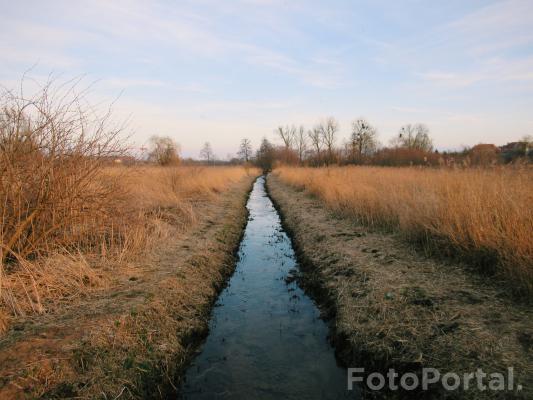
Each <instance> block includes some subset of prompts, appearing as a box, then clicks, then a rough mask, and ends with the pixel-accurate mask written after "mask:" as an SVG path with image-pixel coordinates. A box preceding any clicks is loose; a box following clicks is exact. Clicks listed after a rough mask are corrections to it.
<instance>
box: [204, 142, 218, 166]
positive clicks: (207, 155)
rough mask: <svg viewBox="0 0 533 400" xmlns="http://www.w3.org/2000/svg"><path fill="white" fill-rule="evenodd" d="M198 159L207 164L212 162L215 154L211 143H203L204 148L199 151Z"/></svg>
mask: <svg viewBox="0 0 533 400" xmlns="http://www.w3.org/2000/svg"><path fill="white" fill-rule="evenodd" d="M200 158H201V159H203V160H205V161H206V162H207V163H208V164H209V163H211V162H212V161H214V159H215V154H214V153H213V148H212V147H211V143H209V142H205V144H204V147H202V150H200Z"/></svg>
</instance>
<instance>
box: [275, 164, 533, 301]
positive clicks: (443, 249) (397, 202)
mask: <svg viewBox="0 0 533 400" xmlns="http://www.w3.org/2000/svg"><path fill="white" fill-rule="evenodd" d="M275 174H276V175H278V176H279V177H280V178H281V179H282V181H284V182H286V183H289V184H290V185H293V186H295V187H297V188H300V189H305V190H306V191H308V192H309V193H311V194H313V195H315V196H317V197H318V198H319V199H321V200H322V201H323V202H324V203H325V204H326V205H327V206H328V207H329V208H330V209H332V210H334V211H336V212H338V213H340V214H341V215H343V216H346V217H349V218H354V219H355V220H357V221H358V222H360V223H362V224H364V225H366V226H369V227H373V228H377V229H386V230H390V231H397V232H400V233H401V234H402V235H403V236H404V237H405V238H406V239H408V240H409V241H412V242H416V243H419V244H420V243H421V244H422V245H423V246H424V248H425V249H427V250H428V251H430V252H432V253H439V254H445V255H453V256H459V258H461V259H464V260H467V261H468V262H469V263H470V264H473V265H475V266H477V267H478V268H479V270H480V271H482V272H484V273H487V274H490V275H492V274H495V276H497V277H498V278H500V279H504V280H505V281H507V282H510V283H511V285H512V287H513V292H515V293H520V294H521V295H528V294H531V293H532V291H533V240H532V238H531V233H532V232H533V208H532V207H531V205H532V204H533V190H532V187H533V186H532V184H533V171H532V170H531V169H530V168H524V169H510V168H509V169H507V168H502V169H484V170H478V169H471V170H449V169H414V168H373V167H332V168H320V169H313V168H288V167H283V168H279V169H277V170H276V171H275Z"/></svg>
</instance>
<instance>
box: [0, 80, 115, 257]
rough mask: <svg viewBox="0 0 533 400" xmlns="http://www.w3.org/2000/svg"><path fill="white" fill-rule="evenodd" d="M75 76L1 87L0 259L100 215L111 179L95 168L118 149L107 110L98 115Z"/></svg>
mask: <svg viewBox="0 0 533 400" xmlns="http://www.w3.org/2000/svg"><path fill="white" fill-rule="evenodd" d="M78 84H79V81H76V82H73V83H70V84H69V85H67V86H65V85H57V84H55V83H54V82H53V81H49V82H48V83H47V84H46V85H44V86H43V87H42V88H41V89H40V90H38V91H37V93H36V94H34V95H33V96H31V97H26V96H25V94H24V92H23V91H22V90H21V91H20V93H15V92H13V91H10V90H6V89H4V90H2V92H0V207H1V227H0V238H1V242H0V243H1V247H2V248H1V250H0V254H1V257H0V258H1V260H2V262H5V261H9V260H14V259H15V258H20V259H24V258H27V257H30V256H37V255H39V254H41V253H43V252H47V251H48V250H50V249H51V248H52V247H57V246H69V245H72V244H74V243H78V242H79V241H80V240H83V239H85V238H82V237H83V236H85V235H86V234H87V229H86V225H92V224H93V223H95V222H96V221H97V220H100V221H101V220H102V219H103V218H105V216H106V214H107V213H108V212H109V208H110V207H109V205H110V200H111V198H114V197H115V192H116V189H117V187H116V185H115V181H113V180H111V179H102V178H101V177H100V176H99V175H100V172H101V169H102V166H103V165H104V163H105V161H106V159H108V158H109V157H112V156H117V155H119V154H121V153H122V152H123V147H122V145H121V143H120V140H119V134H120V132H121V127H110V124H109V122H110V121H109V118H110V115H111V110H110V109H109V110H107V111H106V112H105V113H103V115H98V113H97V112H96V110H94V109H92V108H91V107H90V106H89V105H88V104H87V102H86V101H85V100H84V98H83V92H82V93H81V94H79V93H78V92H77V87H78Z"/></svg>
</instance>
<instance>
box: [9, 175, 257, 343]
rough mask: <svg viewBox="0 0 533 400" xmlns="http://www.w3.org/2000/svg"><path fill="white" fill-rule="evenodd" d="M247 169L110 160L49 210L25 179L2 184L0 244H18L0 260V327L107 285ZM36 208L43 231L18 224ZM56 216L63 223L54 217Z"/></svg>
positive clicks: (185, 224) (188, 224) (183, 227)
mask: <svg viewBox="0 0 533 400" xmlns="http://www.w3.org/2000/svg"><path fill="white" fill-rule="evenodd" d="M249 173H253V171H252V172H250V171H249V170H246V169H244V168H242V167H216V168H211V167H202V166H200V167H187V166H176V167H159V166H133V167H126V166H107V167H104V168H102V169H101V170H98V172H97V173H96V174H95V176H94V180H93V181H92V182H91V183H90V188H93V190H90V188H88V189H86V191H85V197H83V198H82V199H81V200H82V201H79V202H76V204H75V206H74V205H73V202H68V203H66V202H60V201H56V202H54V203H51V204H49V207H47V208H46V209H43V208H44V207H43V204H48V203H47V202H44V201H43V202H40V203H37V202H36V201H35V200H34V199H35V197H36V195H35V191H30V190H28V188H27V187H26V186H25V185H23V182H20V183H19V184H18V185H16V184H14V183H13V182H10V184H9V185H7V184H5V185H3V186H0V188H3V189H4V191H3V192H0V195H1V198H2V199H4V203H3V204H2V210H1V214H2V218H3V223H2V226H1V231H0V239H2V241H1V242H0V244H1V245H2V247H3V249H8V246H9V248H10V249H13V248H15V246H18V247H17V251H15V250H12V251H9V252H7V251H4V252H3V255H4V258H3V262H2V264H1V265H0V333H1V332H2V331H4V330H5V329H7V328H8V326H9V321H10V320H12V319H13V318H16V317H24V316H28V315H31V314H42V313H47V312H50V311H53V310H54V309H55V308H56V307H59V306H60V305H61V304H65V303H70V302H72V301H74V300H75V299H77V298H81V297H83V296H86V295H88V294H89V293H91V292H94V291H98V290H101V289H104V288H109V286H110V285H112V284H113V279H114V278H115V277H116V276H120V275H121V274H122V273H127V272H128V271H131V269H134V268H135V265H136V263H137V262H139V261H141V260H142V259H143V258H145V257H146V256H147V254H148V253H149V252H150V251H151V250H152V249H153V248H154V246H155V245H156V244H157V243H160V242H161V241H163V240H165V239H166V238H168V237H169V236H170V235H172V236H173V237H174V238H175V237H176V235H179V234H180V233H181V232H184V231H186V230H187V229H188V228H189V227H191V226H192V225H194V224H195V222H196V220H197V219H198V216H199V213H201V210H202V206H203V207H205V206H206V205H207V206H208V205H209V204H211V203H213V202H214V201H216V200H217V198H218V197H219V195H220V194H221V193H223V192H225V191H226V190H228V189H229V188H230V187H231V186H232V185H233V184H235V183H237V182H239V181H241V180H242V179H243V178H244V177H245V176H248V174H249ZM102 187H105V188H106V190H105V191H102V190H101V189H102ZM16 188H19V192H17V191H16ZM66 188H67V187H65V189H66ZM96 188H98V189H96ZM55 196H58V197H62V198H65V197H67V196H66V193H63V195H61V196H60V195H58V194H57V193H55ZM10 199H19V202H18V203H15V202H13V201H9V200H10ZM95 203H97V204H98V206H95ZM14 204H17V205H18V204H21V205H25V206H19V207H14ZM31 205H33V209H32V208H31ZM67 207H68V208H67ZM35 210H38V212H35ZM32 213H33V215H34V216H33V217H32V220H31V224H30V225H33V226H35V229H34V232H35V231H36V230H37V228H39V229H41V230H42V232H46V235H45V237H41V236H40V235H37V234H32V232H30V231H29V230H28V229H20V227H21V226H24V225H23V224H24V221H25V220H26V219H28V215H32ZM57 216H61V218H62V223H61V224H57V223H55V219H56V218H57ZM17 234H18V241H14V240H13V239H12V238H13V237H15V235H17ZM10 243H11V244H10Z"/></svg>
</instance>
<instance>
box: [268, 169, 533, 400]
mask: <svg viewBox="0 0 533 400" xmlns="http://www.w3.org/2000/svg"><path fill="white" fill-rule="evenodd" d="M267 187H268V190H269V194H270V196H271V197H272V199H273V200H274V202H275V204H276V207H277V208H278V211H279V212H280V214H281V216H282V219H283V224H284V228H285V229H286V230H287V231H288V232H289V233H290V235H291V237H292V240H293V242H294V247H295V249H296V252H297V254H298V257H299V261H300V264H301V269H302V271H303V273H302V275H301V276H300V277H299V278H298V279H299V280H300V282H301V284H302V285H303V286H304V287H305V288H306V289H307V290H308V291H309V292H310V293H311V294H312V296H313V297H314V298H315V300H316V301H317V303H318V304H319V305H320V306H321V309H322V311H323V313H324V316H325V317H326V318H328V319H329V320H330V330H331V340H332V341H333V343H334V344H335V346H336V349H337V353H338V357H339V359H340V360H341V361H342V363H343V364H344V365H345V366H347V367H359V368H361V367H362V368H365V371H366V373H370V372H373V371H378V372H382V373H386V372H387V371H388V369H389V368H395V369H396V371H397V372H399V373H402V372H408V371H409V372H415V373H416V374H418V375H420V374H421V369H422V368H423V367H432V368H437V369H438V370H439V371H440V372H441V374H444V373H446V372H456V373H458V374H460V375H461V376H462V374H463V373H470V372H475V371H476V369H477V368H482V369H483V370H484V371H485V372H488V373H494V372H502V373H504V376H506V375H507V368H508V367H513V368H514V374H515V387H516V383H519V384H521V385H522V390H521V391H517V390H515V391H513V392H507V391H505V392H498V391H488V390H487V391H478V390H476V389H473V390H472V389H470V390H468V391H459V390H458V391H454V392H444V391H443V390H442V388H441V387H440V388H439V387H434V390H432V391H427V392H418V393H413V392H408V393H402V392H394V393H393V392H386V391H381V392H379V393H377V392H371V391H370V390H367V391H366V392H365V397H368V398H376V397H377V398H383V397H386V398H396V397H400V398H402V397H405V398H431V399H434V398H461V399H492V398H498V399H500V398H513V399H514V398H518V399H526V398H533V391H532V390H533V351H532V346H531V338H532V337H533V336H532V335H533V310H532V308H531V306H530V305H527V304H519V303H516V302H515V301H513V300H512V298H511V297H512V296H510V295H509V294H508V293H507V292H506V290H505V287H503V286H502V287H499V286H498V284H497V282H492V281H491V280H490V278H483V277H481V276H479V275H477V274H475V273H473V272H471V271H469V269H468V268H467V267H466V266H465V265H460V264H457V262H451V261H446V260H440V259H435V258H428V257H427V256H425V255H424V254H421V253H420V252H419V251H417V249H414V248H412V247H410V246H409V245H408V244H406V243H405V242H404V241H402V240H401V238H400V237H399V236H397V235H395V234H391V233H384V232H376V231H369V230H368V228H364V227H363V226H360V225H357V224H356V223H354V222H353V221H351V220H349V219H347V218H343V217H341V216H338V215H335V214H334V213H332V212H331V211H330V210H328V209H327V208H326V207H325V206H324V205H323V204H322V203H321V202H320V201H319V200H318V199H316V198H314V197H312V196H310V195H309V194H307V193H306V192H303V191H301V190H297V189H295V188H293V187H290V186H288V185H287V184H285V183H283V182H281V181H280V179H279V178H277V177H276V176H275V175H272V174H270V175H269V177H268V183H267Z"/></svg>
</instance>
